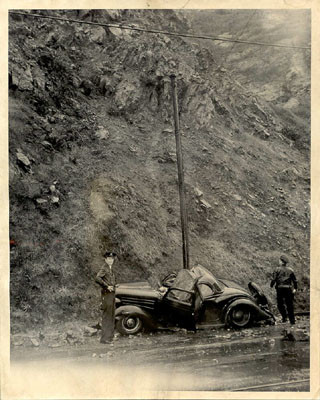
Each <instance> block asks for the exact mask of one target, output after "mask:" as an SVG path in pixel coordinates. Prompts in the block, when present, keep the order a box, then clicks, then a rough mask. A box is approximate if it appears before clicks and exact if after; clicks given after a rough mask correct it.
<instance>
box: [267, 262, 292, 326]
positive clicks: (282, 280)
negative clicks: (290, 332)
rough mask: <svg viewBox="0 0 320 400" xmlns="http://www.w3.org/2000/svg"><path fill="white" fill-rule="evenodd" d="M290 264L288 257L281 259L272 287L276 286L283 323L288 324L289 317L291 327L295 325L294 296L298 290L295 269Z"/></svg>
mask: <svg viewBox="0 0 320 400" xmlns="http://www.w3.org/2000/svg"><path fill="white" fill-rule="evenodd" d="M288 263H289V260H288V258H287V257H286V256H281V257H280V259H279V267H278V268H277V269H276V270H275V271H274V273H273V276H272V280H271V284H270V286H271V287H273V286H274V285H275V288H276V291H277V303H278V309H279V312H280V314H281V316H282V322H286V321H287V317H289V320H290V323H291V325H294V324H295V318H294V305H293V295H294V293H295V292H296V290H297V279H296V276H295V274H294V272H293V269H292V268H289V267H288Z"/></svg>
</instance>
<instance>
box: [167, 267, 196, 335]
mask: <svg viewBox="0 0 320 400" xmlns="http://www.w3.org/2000/svg"><path fill="white" fill-rule="evenodd" d="M196 281H197V280H196V279H195V278H194V276H192V274H191V273H190V272H189V271H188V270H182V271H180V272H179V273H178V275H177V278H176V279H175V281H174V282H173V285H172V286H171V287H170V288H169V289H168V290H167V292H166V293H165V295H164V296H163V298H162V301H161V307H162V313H163V316H164V318H165V319H166V320H168V321H170V322H171V323H172V324H174V325H179V326H183V327H187V328H192V327H193V326H194V324H195V318H196V314H197V312H198V310H199V309H200V307H201V298H200V295H199V292H198V290H197V287H196Z"/></svg>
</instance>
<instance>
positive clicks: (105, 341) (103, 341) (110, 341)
mask: <svg viewBox="0 0 320 400" xmlns="http://www.w3.org/2000/svg"><path fill="white" fill-rule="evenodd" d="M100 343H102V344H111V343H112V340H100Z"/></svg>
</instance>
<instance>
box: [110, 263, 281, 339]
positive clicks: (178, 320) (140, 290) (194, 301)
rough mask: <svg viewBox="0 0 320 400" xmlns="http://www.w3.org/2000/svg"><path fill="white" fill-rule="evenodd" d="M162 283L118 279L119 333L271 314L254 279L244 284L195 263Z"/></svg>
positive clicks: (237, 322) (241, 322) (236, 322)
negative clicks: (152, 286)
mask: <svg viewBox="0 0 320 400" xmlns="http://www.w3.org/2000/svg"><path fill="white" fill-rule="evenodd" d="M162 285H163V286H162V287H160V288H159V289H158V290H155V289H153V288H151V287H150V286H149V285H148V283H146V282H136V283H126V284H121V285H118V287H117V288H116V327H117V329H118V330H119V332H120V333H122V334H135V333H138V332H140V331H141V330H142V329H143V328H148V329H157V328H163V327H165V328H167V327H175V326H178V327H183V328H187V329H192V330H196V329H199V328H210V327H214V326H218V325H229V326H233V327H237V328H242V327H246V326H248V325H249V324H251V323H252V322H255V321H260V320H270V321H272V320H274V317H273V315H272V313H271V312H270V311H269V309H268V304H267V300H266V297H265V296H264V295H263V293H262V291H261V289H260V288H259V287H258V286H257V285H256V284H254V283H252V282H251V283H250V284H249V288H250V290H246V289H244V288H242V287H241V286H239V285H238V284H236V283H234V282H232V281H229V280H223V279H217V278H215V277H214V276H213V274H212V273H211V272H209V271H208V270H207V269H205V268H204V267H200V266H198V267H195V268H193V269H191V270H181V271H180V272H179V273H178V274H177V275H172V274H171V275H170V276H168V277H167V278H165V280H164V281H163V282H162Z"/></svg>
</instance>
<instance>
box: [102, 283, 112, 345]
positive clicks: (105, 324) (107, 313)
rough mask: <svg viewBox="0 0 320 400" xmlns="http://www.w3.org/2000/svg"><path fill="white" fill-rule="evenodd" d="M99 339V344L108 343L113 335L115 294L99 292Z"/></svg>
mask: <svg viewBox="0 0 320 400" xmlns="http://www.w3.org/2000/svg"><path fill="white" fill-rule="evenodd" d="M101 310H102V321H101V339H100V342H101V343H104V342H110V341H112V339H113V334H114V312H115V293H114V292H106V291H102V292H101Z"/></svg>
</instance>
